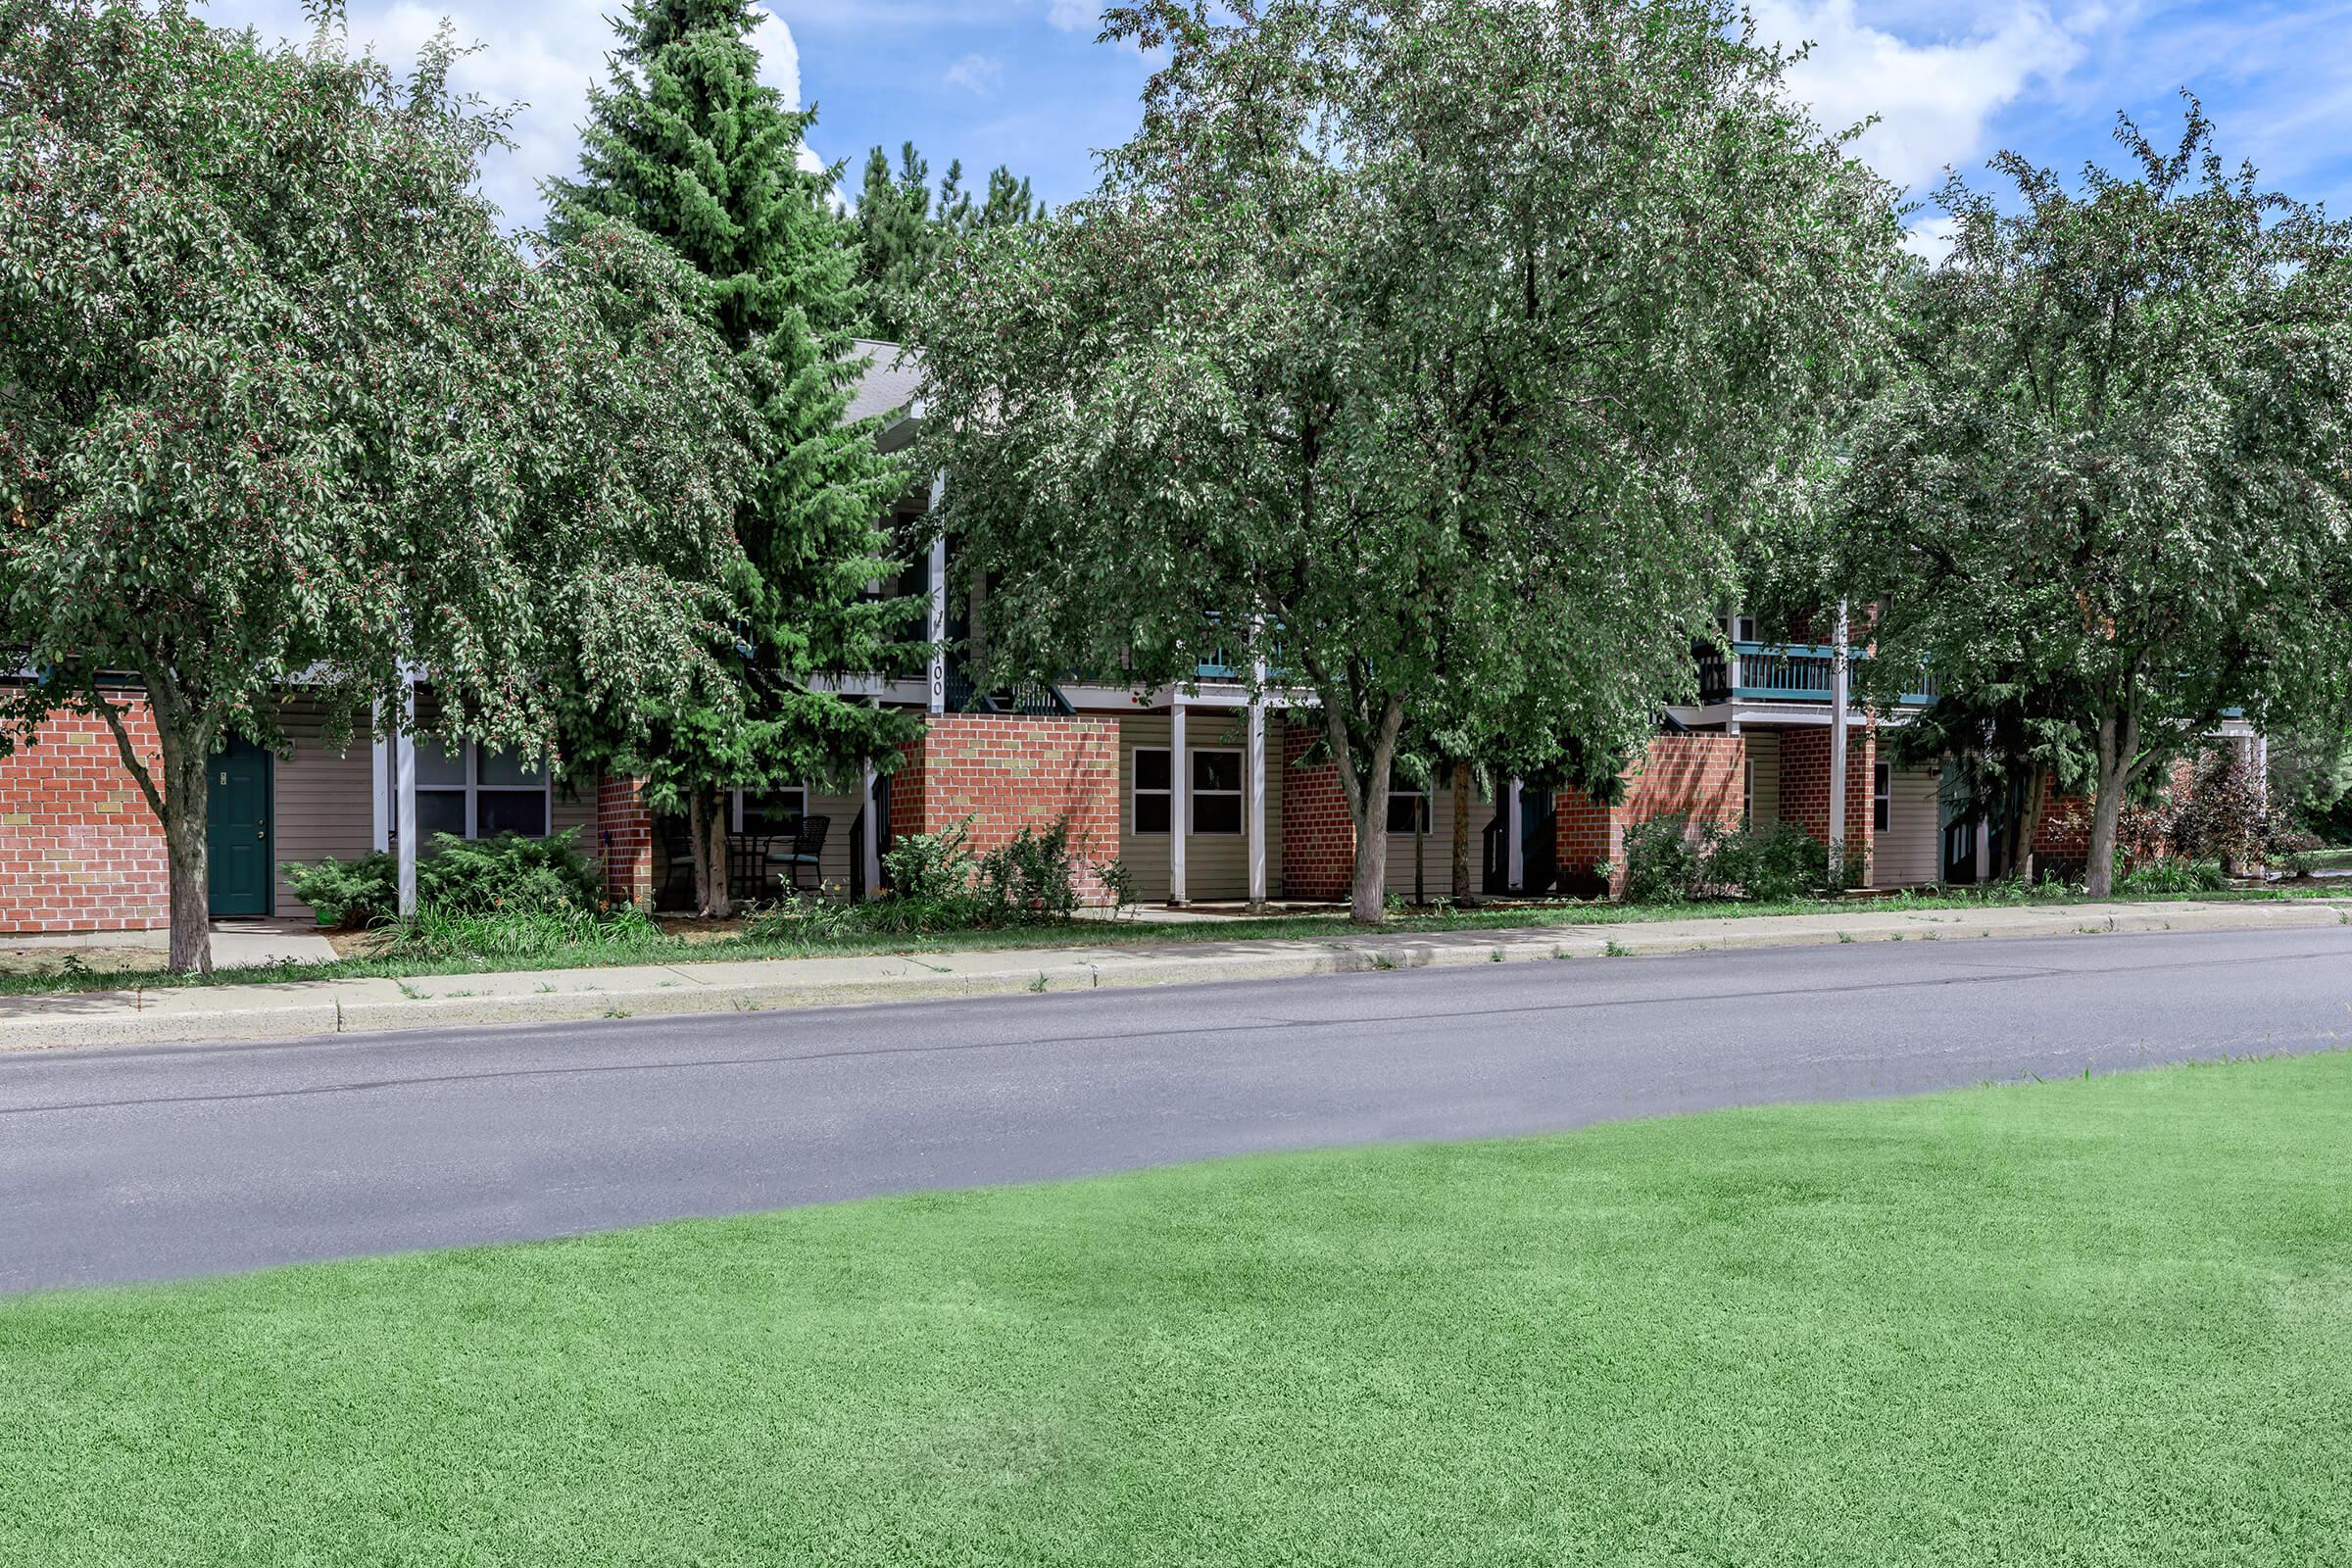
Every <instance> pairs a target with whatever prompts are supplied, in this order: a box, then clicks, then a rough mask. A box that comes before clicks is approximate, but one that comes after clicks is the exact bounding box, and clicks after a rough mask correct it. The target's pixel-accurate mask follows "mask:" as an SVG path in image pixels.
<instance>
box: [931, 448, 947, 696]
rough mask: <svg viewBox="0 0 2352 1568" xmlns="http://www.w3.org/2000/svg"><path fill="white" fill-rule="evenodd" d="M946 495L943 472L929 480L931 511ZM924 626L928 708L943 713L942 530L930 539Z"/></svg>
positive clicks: (944, 558)
mask: <svg viewBox="0 0 2352 1568" xmlns="http://www.w3.org/2000/svg"><path fill="white" fill-rule="evenodd" d="M947 496H948V476H947V475H946V474H944V473H943V474H941V475H939V476H938V477H937V478H935V479H933V480H932V481H931V511H932V513H933V514H934V515H936V514H937V513H938V511H939V509H940V505H941V503H943V502H944V501H946V500H947ZM926 629H927V632H928V635H929V638H930V642H931V694H930V711H932V712H934V713H944V712H946V711H948V536H947V535H946V534H944V533H943V534H939V535H937V536H936V537H934V538H933V539H932V541H931V616H930V624H929V626H928V627H927V628H926Z"/></svg>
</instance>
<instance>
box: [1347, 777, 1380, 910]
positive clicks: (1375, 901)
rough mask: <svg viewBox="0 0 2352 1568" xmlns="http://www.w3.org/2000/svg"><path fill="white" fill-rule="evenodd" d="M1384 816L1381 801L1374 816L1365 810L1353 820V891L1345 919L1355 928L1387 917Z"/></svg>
mask: <svg viewBox="0 0 2352 1568" xmlns="http://www.w3.org/2000/svg"><path fill="white" fill-rule="evenodd" d="M1383 793H1384V796H1385V793H1386V792H1385V791H1384V792H1383ZM1388 814H1389V813H1388V808H1387V805H1386V802H1385V800H1384V802H1383V805H1382V808H1381V810H1380V814H1379V815H1378V816H1374V815H1373V814H1372V813H1371V812H1369V811H1365V812H1361V813H1359V814H1358V816H1357V818H1356V824H1355V889H1354V894H1353V896H1352V898H1351V899H1350V900H1349V903H1348V918H1349V919H1351V920H1353V921H1354V922H1355V923H1356V924H1357V925H1379V924H1381V923H1382V922H1383V921H1385V920H1387V919H1388V917H1389V835H1388V826H1389V823H1388Z"/></svg>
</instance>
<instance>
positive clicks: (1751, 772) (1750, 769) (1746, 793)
mask: <svg viewBox="0 0 2352 1568" xmlns="http://www.w3.org/2000/svg"><path fill="white" fill-rule="evenodd" d="M1755 825H1756V760H1755V759H1754V758H1752V757H1743V758H1741V759H1740V826H1741V827H1742V828H1744V829H1747V830H1748V831H1750V832H1752V831H1754V829H1755Z"/></svg>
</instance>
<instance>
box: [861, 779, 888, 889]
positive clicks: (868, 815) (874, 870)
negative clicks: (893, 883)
mask: <svg viewBox="0 0 2352 1568" xmlns="http://www.w3.org/2000/svg"><path fill="white" fill-rule="evenodd" d="M858 788H859V790H860V791H862V792H863V793H862V794H860V795H859V797H858V799H860V800H862V801H864V802H865V809H863V810H862V811H860V812H859V813H858V815H859V816H860V817H861V818H862V819H863V820H864V823H865V830H864V831H863V832H862V833H860V834H858V863H859V865H861V866H862V867H863V868H864V877H865V896H866V897H867V898H869V899H872V898H879V897H880V896H881V892H882V824H881V823H879V822H877V821H875V820H874V764H873V762H872V761H871V760H868V761H867V762H866V763H865V765H864V766H863V767H861V768H860V769H858Z"/></svg>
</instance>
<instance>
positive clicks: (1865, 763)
mask: <svg viewBox="0 0 2352 1568" xmlns="http://www.w3.org/2000/svg"><path fill="white" fill-rule="evenodd" d="M1878 757H1879V746H1878V732H1877V731H1876V730H1873V729H1869V728H1863V729H1858V730H1848V731H1847V732H1846V743H1845V853H1846V858H1848V859H1849V860H1851V859H1853V858H1856V857H1859V858H1860V859H1861V863H1862V864H1863V866H1864V867H1865V868H1867V867H1869V866H1870V865H1871V864H1872V862H1873V860H1874V859H1875V858H1876V851H1877V848H1878V833H1877V830H1876V828H1875V827H1874V826H1873V823H1874V822H1875V820H1876V819H1875V818H1874V816H1873V815H1872V812H1871V787H1872V779H1873V773H1874V770H1875V768H1876V766H1877V763H1878ZM1781 820H1782V821H1784V822H1794V823H1795V824H1796V825H1797V826H1799V827H1801V828H1803V829H1804V830H1805V831H1806V832H1807V833H1810V834H1812V835H1813V837H1814V839H1815V841H1816V842H1818V843H1822V844H1827V843H1829V842H1830V732H1829V729H1828V728H1827V726H1819V727H1807V728H1804V729H1785V730H1783V731H1781Z"/></svg>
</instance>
